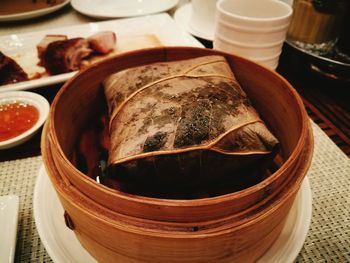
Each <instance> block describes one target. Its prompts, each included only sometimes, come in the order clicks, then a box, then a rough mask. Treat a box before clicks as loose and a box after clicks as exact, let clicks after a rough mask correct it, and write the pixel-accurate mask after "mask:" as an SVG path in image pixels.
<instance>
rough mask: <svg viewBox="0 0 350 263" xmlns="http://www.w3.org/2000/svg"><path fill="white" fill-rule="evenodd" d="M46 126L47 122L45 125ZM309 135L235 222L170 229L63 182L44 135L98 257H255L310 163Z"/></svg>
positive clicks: (62, 190)
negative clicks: (273, 184)
mask: <svg viewBox="0 0 350 263" xmlns="http://www.w3.org/2000/svg"><path fill="white" fill-rule="evenodd" d="M47 126H49V123H47V124H46V126H45V130H46V129H47ZM312 146H313V144H312V136H311V134H310V135H309V136H308V137H307V142H306V145H305V148H304V149H303V151H302V153H301V155H300V158H301V159H303V160H306V161H304V162H300V163H299V165H298V166H297V168H296V169H297V172H296V175H297V176H295V177H293V180H291V181H290V182H289V183H288V184H287V185H286V186H285V187H284V188H283V189H282V191H280V192H279V194H278V195H276V196H275V198H274V199H272V200H270V201H269V202H267V203H265V204H264V205H262V206H259V207H256V208H255V209H254V210H253V211H250V212H249V213H246V214H245V218H244V220H241V221H239V222H236V221H232V222H229V221H227V222H225V224H224V225H220V226H209V227H208V228H205V229H198V228H197V229H196V224H192V226H191V224H185V225H184V226H183V227H182V228H181V227H178V228H177V229H170V228H168V227H167V226H165V227H164V225H163V224H162V223H163V222H159V221H152V222H147V221H146V220H141V221H139V222H137V224H135V219H133V218H127V217H125V216H123V215H120V214H119V215H118V214H117V213H115V212H112V211H111V210H109V209H106V208H105V207H103V206H101V205H99V204H98V203H96V202H94V201H93V200H92V199H91V198H89V197H86V196H85V195H84V194H82V193H81V192H80V191H79V190H78V189H76V188H75V187H74V186H72V185H67V184H66V183H65V182H64V181H63V179H62V177H60V173H59V172H58V171H57V169H56V168H57V167H56V166H55V163H54V162H53V160H52V155H51V153H52V152H51V147H52V145H51V142H50V139H48V137H43V144H42V147H43V148H42V150H43V156H45V165H46V169H47V172H48V174H49V176H50V179H51V181H52V183H53V185H54V186H55V189H56V191H57V193H58V196H59V198H60V201H61V203H62V205H63V207H64V209H65V211H66V212H67V213H68V215H69V218H70V220H69V221H70V223H69V225H70V228H71V229H73V230H74V232H75V234H76V236H77V237H78V239H79V241H80V242H81V244H82V245H83V246H84V247H85V248H86V249H87V250H88V251H89V252H90V254H91V255H93V256H94V257H95V258H96V259H98V260H99V261H100V262H254V261H256V260H257V259H258V258H259V257H260V256H261V255H262V254H263V253H264V252H265V251H266V250H267V249H268V248H269V247H270V246H271V245H272V243H273V242H274V241H275V240H276V238H277V237H278V235H279V234H280V232H281V230H282V227H283V225H284V222H285V220H286V218H287V215H288V212H289V210H290V208H291V205H292V203H293V201H294V198H295V195H296V193H297V191H298V189H299V187H300V185H301V183H302V180H303V178H304V175H305V174H306V172H307V170H308V168H309V165H310V160H311V158H310V156H311V154H312Z"/></svg>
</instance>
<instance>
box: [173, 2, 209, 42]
mask: <svg viewBox="0 0 350 263" xmlns="http://www.w3.org/2000/svg"><path fill="white" fill-rule="evenodd" d="M191 12H192V5H191V3H187V4H184V5H182V6H180V7H179V8H178V9H176V11H175V13H174V19H175V21H176V23H177V24H178V25H179V26H180V27H181V28H182V29H183V30H184V31H186V32H189V33H191V34H192V35H194V36H196V37H199V38H202V39H205V40H209V41H213V39H214V25H208V23H203V24H196V25H195V24H193V23H191V22H190V21H191Z"/></svg>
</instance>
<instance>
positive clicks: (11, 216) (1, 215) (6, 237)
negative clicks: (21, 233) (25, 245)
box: [0, 195, 19, 263]
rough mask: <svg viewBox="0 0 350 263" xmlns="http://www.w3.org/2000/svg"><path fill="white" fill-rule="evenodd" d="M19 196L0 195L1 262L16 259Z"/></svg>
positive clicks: (7, 262)
mask: <svg viewBox="0 0 350 263" xmlns="http://www.w3.org/2000/svg"><path fill="white" fill-rule="evenodd" d="M18 204H19V202H18V196H16V195H6V196H0V233H1V234H0V262H6V263H11V262H13V261H14V259H15V250H16V236H17V223H18Z"/></svg>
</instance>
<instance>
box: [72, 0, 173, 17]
mask: <svg viewBox="0 0 350 263" xmlns="http://www.w3.org/2000/svg"><path fill="white" fill-rule="evenodd" d="M178 2H179V0H142V1H139V0H128V1H125V0H72V2H71V3H72V6H73V8H74V9H75V10H76V11H78V12H79V13H82V14H83V15H87V16H90V17H94V18H98V19H107V18H117V17H131V16H142V15H149V14H154V13H159V12H163V11H167V10H169V9H171V8H173V7H174V6H176V5H177V3H178Z"/></svg>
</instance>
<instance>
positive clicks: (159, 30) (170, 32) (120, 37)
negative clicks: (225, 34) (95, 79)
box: [0, 14, 201, 91]
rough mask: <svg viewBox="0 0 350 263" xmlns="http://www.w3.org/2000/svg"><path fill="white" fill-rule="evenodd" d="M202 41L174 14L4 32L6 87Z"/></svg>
mask: <svg viewBox="0 0 350 263" xmlns="http://www.w3.org/2000/svg"><path fill="white" fill-rule="evenodd" d="M167 45H170V46H171V45H173V46H175V45H180V46H184V45H187V46H201V44H200V43H199V42H198V41H197V40H195V39H194V38H193V37H191V36H190V35H188V34H187V33H185V32H183V31H181V30H180V29H179V28H178V27H177V25H176V23H175V22H174V20H172V18H171V17H170V16H169V15H168V14H158V15H153V16H145V17H137V18H127V19H119V20H111V21H105V22H96V23H89V24H83V25H75V26H69V27H63V28H56V29H50V30H45V31H38V32H33V33H25V34H12V35H7V36H1V37H0V91H12V90H28V89H33V88H38V87H43V86H49V85H52V84H57V83H62V82H64V81H66V80H68V79H69V78H71V77H72V76H73V75H74V74H75V73H76V72H77V71H79V70H81V69H84V68H86V67H88V66H89V65H91V64H93V63H95V62H97V61H100V60H102V59H106V58H108V57H110V56H115V55H117V54H120V53H122V52H127V51H131V50H136V49H142V48H148V47H157V46H167Z"/></svg>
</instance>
